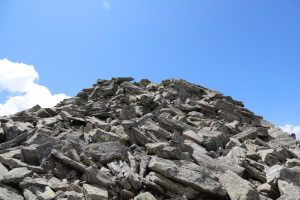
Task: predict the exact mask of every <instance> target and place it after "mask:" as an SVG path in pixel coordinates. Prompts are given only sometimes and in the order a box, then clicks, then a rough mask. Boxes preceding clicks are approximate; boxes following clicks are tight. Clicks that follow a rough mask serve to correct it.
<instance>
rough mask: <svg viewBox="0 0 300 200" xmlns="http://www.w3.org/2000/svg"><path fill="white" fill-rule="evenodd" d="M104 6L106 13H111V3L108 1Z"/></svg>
mask: <svg viewBox="0 0 300 200" xmlns="http://www.w3.org/2000/svg"><path fill="white" fill-rule="evenodd" d="M102 6H103V8H104V9H105V10H106V11H109V10H110V8H111V6H110V3H109V2H108V1H107V0H105V1H103V2H102Z"/></svg>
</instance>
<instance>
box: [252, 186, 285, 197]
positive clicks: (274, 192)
mask: <svg viewBox="0 0 300 200" xmlns="http://www.w3.org/2000/svg"><path fill="white" fill-rule="evenodd" d="M257 191H258V192H260V193H265V194H267V195H268V197H270V198H272V199H277V198H278V197H279V196H280V194H279V192H278V191H277V190H275V189H274V188H272V186H271V185H269V184H268V183H264V184H261V185H260V186H258V187H257Z"/></svg>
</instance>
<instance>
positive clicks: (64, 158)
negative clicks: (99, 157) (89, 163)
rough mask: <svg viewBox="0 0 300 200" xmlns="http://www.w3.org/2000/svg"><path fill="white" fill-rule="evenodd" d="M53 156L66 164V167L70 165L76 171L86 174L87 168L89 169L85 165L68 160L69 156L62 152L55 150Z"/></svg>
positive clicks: (52, 151) (52, 152)
mask: <svg viewBox="0 0 300 200" xmlns="http://www.w3.org/2000/svg"><path fill="white" fill-rule="evenodd" d="M51 154H52V155H53V156H55V157H56V158H58V159H59V160H61V161H62V162H64V163H65V164H66V165H68V166H70V167H72V168H74V169H77V170H78V171H80V172H85V171H86V168H87V167H86V166H84V165H83V164H81V163H79V162H76V161H74V160H72V159H70V158H68V157H67V156H65V155H63V154H62V153H61V152H59V151H57V150H55V149H52V150H51Z"/></svg>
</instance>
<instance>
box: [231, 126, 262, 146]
mask: <svg viewBox="0 0 300 200" xmlns="http://www.w3.org/2000/svg"><path fill="white" fill-rule="evenodd" d="M257 135H258V131H257V128H254V127H253V128H249V129H247V130H245V131H243V132H241V133H239V134H237V135H235V136H233V137H234V138H236V139H238V140H239V141H240V142H244V141H245V140H247V139H252V140H254V139H256V138H257Z"/></svg>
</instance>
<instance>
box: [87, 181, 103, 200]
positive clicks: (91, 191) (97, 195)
mask: <svg viewBox="0 0 300 200" xmlns="http://www.w3.org/2000/svg"><path fill="white" fill-rule="evenodd" d="M83 191H84V196H85V199H86V200H107V199H108V192H107V190H105V189H103V188H99V187H97V186H94V185H89V184H83Z"/></svg>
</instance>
